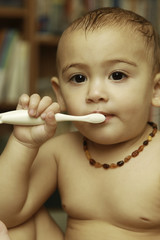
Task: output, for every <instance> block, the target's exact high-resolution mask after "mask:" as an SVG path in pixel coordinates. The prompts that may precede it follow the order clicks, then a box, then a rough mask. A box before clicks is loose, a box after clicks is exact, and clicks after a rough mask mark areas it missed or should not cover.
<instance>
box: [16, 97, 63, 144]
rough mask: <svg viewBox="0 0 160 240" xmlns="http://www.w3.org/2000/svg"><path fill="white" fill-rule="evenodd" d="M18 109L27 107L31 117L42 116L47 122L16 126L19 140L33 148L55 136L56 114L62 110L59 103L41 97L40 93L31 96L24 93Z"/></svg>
mask: <svg viewBox="0 0 160 240" xmlns="http://www.w3.org/2000/svg"><path fill="white" fill-rule="evenodd" d="M17 109H18V110H19V109H27V110H28V114H29V115H30V117H35V118H37V117H41V118H42V119H43V120H44V121H45V124H43V125H38V126H15V127H14V132H13V134H14V136H15V137H16V139H17V140H18V141H19V142H21V143H22V144H24V145H26V146H28V147H32V148H33V147H39V146H40V145H42V144H43V143H44V142H45V141H47V140H48V139H49V138H51V137H53V135H54V133H55V130H56V125H57V124H56V120H55V116H54V115H55V113H57V112H59V111H60V108H59V105H58V103H56V102H55V103H53V102H52V99H51V98H50V97H43V98H42V99H41V98H40V96H39V95H38V94H33V95H31V96H30V97H29V96H28V95H26V94H23V95H22V96H21V97H20V99H19V102H18V106H17Z"/></svg>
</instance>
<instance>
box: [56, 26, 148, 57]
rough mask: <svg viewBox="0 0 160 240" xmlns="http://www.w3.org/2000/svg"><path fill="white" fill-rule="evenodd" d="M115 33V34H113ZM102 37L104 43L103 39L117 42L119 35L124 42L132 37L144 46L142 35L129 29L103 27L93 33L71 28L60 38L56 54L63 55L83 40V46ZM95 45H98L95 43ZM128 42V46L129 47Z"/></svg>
mask: <svg viewBox="0 0 160 240" xmlns="http://www.w3.org/2000/svg"><path fill="white" fill-rule="evenodd" d="M115 33H116V34H115ZM102 35H103V36H104V41H105V38H106V39H107V38H110V39H114V38H115V39H116V38H117V40H118V37H119V35H120V36H122V38H123V39H124V40H126V39H128V37H129V36H132V38H133V39H134V40H135V41H138V42H139V43H140V42H142V44H143V46H144V45H145V42H144V37H143V35H142V34H141V33H140V32H138V31H134V30H133V29H131V28H130V27H123V26H122V27H121V28H120V27H117V26H114V27H112V26H105V27H103V28H100V29H95V30H94V31H92V30H89V31H85V30H84V29H74V30H72V29H71V28H68V29H67V30H66V31H65V32H64V33H63V34H62V36H61V39H60V41H59V45H58V51H57V54H58V55H59V54H64V51H65V50H67V49H68V46H69V48H71V47H72V46H73V45H74V47H76V46H77V48H78V47H79V45H80V44H81V41H82V40H83V44H85V41H86V42H87V41H88V40H89V39H90V38H92V39H94V38H95V41H96V40H98V38H99V37H100V36H102ZM96 44H99V43H98V42H96ZM131 44H132V43H130V42H129V41H128V45H131Z"/></svg>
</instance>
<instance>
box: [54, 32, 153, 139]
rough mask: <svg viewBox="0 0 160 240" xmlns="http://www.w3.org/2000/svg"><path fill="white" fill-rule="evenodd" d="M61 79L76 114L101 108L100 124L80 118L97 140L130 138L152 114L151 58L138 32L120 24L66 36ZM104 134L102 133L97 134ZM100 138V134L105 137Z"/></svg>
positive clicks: (61, 53)
mask: <svg viewBox="0 0 160 240" xmlns="http://www.w3.org/2000/svg"><path fill="white" fill-rule="evenodd" d="M58 54H59V80H60V86H61V92H62V95H63V98H64V101H65V104H66V107H67V110H68V113H70V114H73V115H84V114H88V113H92V112H95V111H96V112H97V111H98V112H102V113H103V114H105V116H106V122H105V123H104V124H101V125H96V126H95V125H94V126H93V125H91V124H90V125H89V124H83V123H76V126H77V128H78V129H79V130H80V131H81V132H82V133H83V134H84V135H88V134H89V136H90V138H92V139H93V140H95V139H94V138H95V137H94V136H95V134H96V137H97V139H98V136H99V140H97V142H101V143H103V142H104V141H105V143H106V142H107V139H106V136H108V137H109V138H110V141H113V142H119V141H125V140H127V138H128V135H129V136H130V138H133V137H135V136H136V135H138V134H140V132H141V131H142V129H143V128H144V125H145V123H146V121H147V120H148V116H149V111H150V104H151V100H152V93H153V91H152V90H153V81H152V74H151V73H152V69H151V62H150V61H149V60H148V58H147V54H146V49H145V45H144V40H143V38H142V37H141V35H140V34H139V33H135V34H132V33H131V32H130V31H128V30H125V29H121V30H119V29H118V28H105V29H102V30H95V31H93V32H91V31H90V32H87V33H86V34H85V33H84V31H82V30H76V31H74V32H71V33H67V34H66V35H65V36H63V38H62V40H61V43H60V47H59V51H58ZM98 134H99V135H98ZM100 139H101V140H100Z"/></svg>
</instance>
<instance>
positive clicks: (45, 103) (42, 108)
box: [37, 96, 52, 117]
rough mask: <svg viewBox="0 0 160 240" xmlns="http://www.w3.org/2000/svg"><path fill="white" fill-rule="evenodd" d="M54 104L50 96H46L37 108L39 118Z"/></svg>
mask: <svg viewBox="0 0 160 240" xmlns="http://www.w3.org/2000/svg"><path fill="white" fill-rule="evenodd" d="M51 104H52V99H51V98H50V97H48V96H45V97H43V98H42V99H41V101H40V102H39V105H38V108H37V117H38V116H40V115H41V113H43V112H44V111H45V110H46V109H47V108H48V107H49V106H50V105H51Z"/></svg>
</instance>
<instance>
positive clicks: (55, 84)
mask: <svg viewBox="0 0 160 240" xmlns="http://www.w3.org/2000/svg"><path fill="white" fill-rule="evenodd" d="M51 84H52V88H53V91H54V93H55V95H56V98H57V102H58V103H59V105H60V109H61V111H62V112H65V111H66V105H65V102H64V99H63V96H62V94H61V89H60V86H59V80H58V78H57V77H52V78H51Z"/></svg>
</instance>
